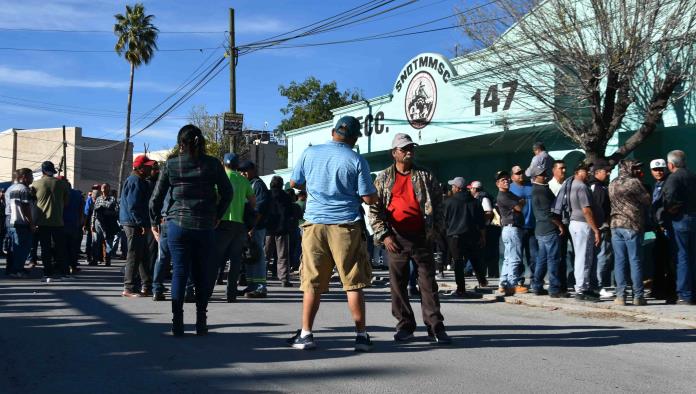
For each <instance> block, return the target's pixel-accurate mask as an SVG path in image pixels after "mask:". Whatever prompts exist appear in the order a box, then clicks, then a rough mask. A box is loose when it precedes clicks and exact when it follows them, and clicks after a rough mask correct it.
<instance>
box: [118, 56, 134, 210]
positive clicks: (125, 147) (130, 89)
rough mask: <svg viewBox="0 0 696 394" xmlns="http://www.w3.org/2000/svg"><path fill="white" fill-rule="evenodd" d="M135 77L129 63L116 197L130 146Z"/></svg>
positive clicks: (119, 193)
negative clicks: (124, 128) (124, 129)
mask: <svg viewBox="0 0 696 394" xmlns="http://www.w3.org/2000/svg"><path fill="white" fill-rule="evenodd" d="M134 75H135V65H134V64H132V63H131V69H130V84H129V85H128V108H127V110H126V139H125V141H124V142H123V155H122V156H121V166H120V167H119V171H118V195H119V198H120V196H121V188H122V187H123V173H124V171H125V167H126V157H127V156H128V147H129V145H130V123H131V104H132V103H133V76H134Z"/></svg>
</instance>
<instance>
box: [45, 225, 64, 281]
mask: <svg viewBox="0 0 696 394" xmlns="http://www.w3.org/2000/svg"><path fill="white" fill-rule="evenodd" d="M39 243H40V244H41V262H42V263H43V266H44V276H53V275H62V274H67V273H68V271H67V269H68V267H67V265H66V264H65V233H64V230H63V227H50V226H39Z"/></svg>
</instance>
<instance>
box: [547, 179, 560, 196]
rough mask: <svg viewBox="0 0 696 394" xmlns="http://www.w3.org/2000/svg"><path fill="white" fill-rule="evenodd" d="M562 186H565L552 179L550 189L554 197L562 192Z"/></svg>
mask: <svg viewBox="0 0 696 394" xmlns="http://www.w3.org/2000/svg"><path fill="white" fill-rule="evenodd" d="M561 186H563V184H562V183H558V181H557V180H556V178H551V180H550V181H549V189H551V191H552V192H553V195H554V196H558V192H559V191H561Z"/></svg>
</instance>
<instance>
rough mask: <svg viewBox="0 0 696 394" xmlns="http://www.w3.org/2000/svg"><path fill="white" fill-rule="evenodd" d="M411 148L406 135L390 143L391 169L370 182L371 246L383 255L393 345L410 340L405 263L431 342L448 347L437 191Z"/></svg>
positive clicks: (439, 192) (437, 185) (412, 322)
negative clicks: (414, 272) (373, 199)
mask: <svg viewBox="0 0 696 394" xmlns="http://www.w3.org/2000/svg"><path fill="white" fill-rule="evenodd" d="M415 147H416V144H415V143H414V142H413V140H411V137H410V136H409V135H408V134H402V133H398V134H396V135H395V136H394V140H393V141H392V157H393V158H394V164H393V165H391V166H389V167H388V168H386V169H385V170H384V171H382V172H381V173H380V174H379V175H378V176H377V179H376V180H375V188H376V189H377V203H375V204H374V205H372V206H371V207H370V222H371V223H372V229H373V230H374V238H375V242H376V243H378V244H379V243H383V244H384V247H385V249H386V250H387V253H388V255H389V278H390V284H391V296H392V314H393V315H394V317H395V318H396V319H397V320H398V323H397V325H396V331H397V332H396V334H395V335H394V340H396V341H397V342H402V341H408V340H410V339H411V338H413V332H414V331H415V330H416V320H415V316H414V315H413V310H412V309H411V305H410V303H409V299H408V291H407V287H408V279H409V268H410V263H409V262H410V261H411V260H413V261H414V262H415V264H416V265H417V267H418V283H419V286H420V294H421V309H422V311H423V321H424V322H425V325H426V327H427V329H428V336H429V337H430V339H431V340H432V341H433V342H439V343H450V342H451V339H450V338H449V336H448V335H447V333H446V332H445V326H444V323H443V320H444V318H443V317H442V314H441V313H440V300H439V297H438V293H437V291H438V287H437V282H436V281H435V259H434V258H433V241H434V240H435V239H436V237H438V236H439V235H440V231H441V229H442V228H443V227H442V223H443V214H442V189H441V186H440V183H439V182H438V181H437V179H435V176H433V174H432V173H431V172H430V171H428V170H426V169H424V168H421V167H418V166H415V165H414V164H413V158H414V156H415Z"/></svg>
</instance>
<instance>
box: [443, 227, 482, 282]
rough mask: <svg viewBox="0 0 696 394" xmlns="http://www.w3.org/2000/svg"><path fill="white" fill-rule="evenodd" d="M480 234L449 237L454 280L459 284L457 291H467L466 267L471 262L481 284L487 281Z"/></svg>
mask: <svg viewBox="0 0 696 394" xmlns="http://www.w3.org/2000/svg"><path fill="white" fill-rule="evenodd" d="M479 239H480V234H477V233H471V234H459V235H452V236H449V237H447V242H448V245H449V251H450V256H452V260H454V279H455V280H456V282H457V290H462V291H464V290H465V288H466V287H465V284H464V281H465V280H464V266H465V265H466V262H467V261H471V264H472V265H473V267H474V272H475V273H476V278H477V279H478V281H479V282H482V281H484V280H485V279H486V274H485V268H484V267H483V265H482V262H481V247H480V246H479Z"/></svg>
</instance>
